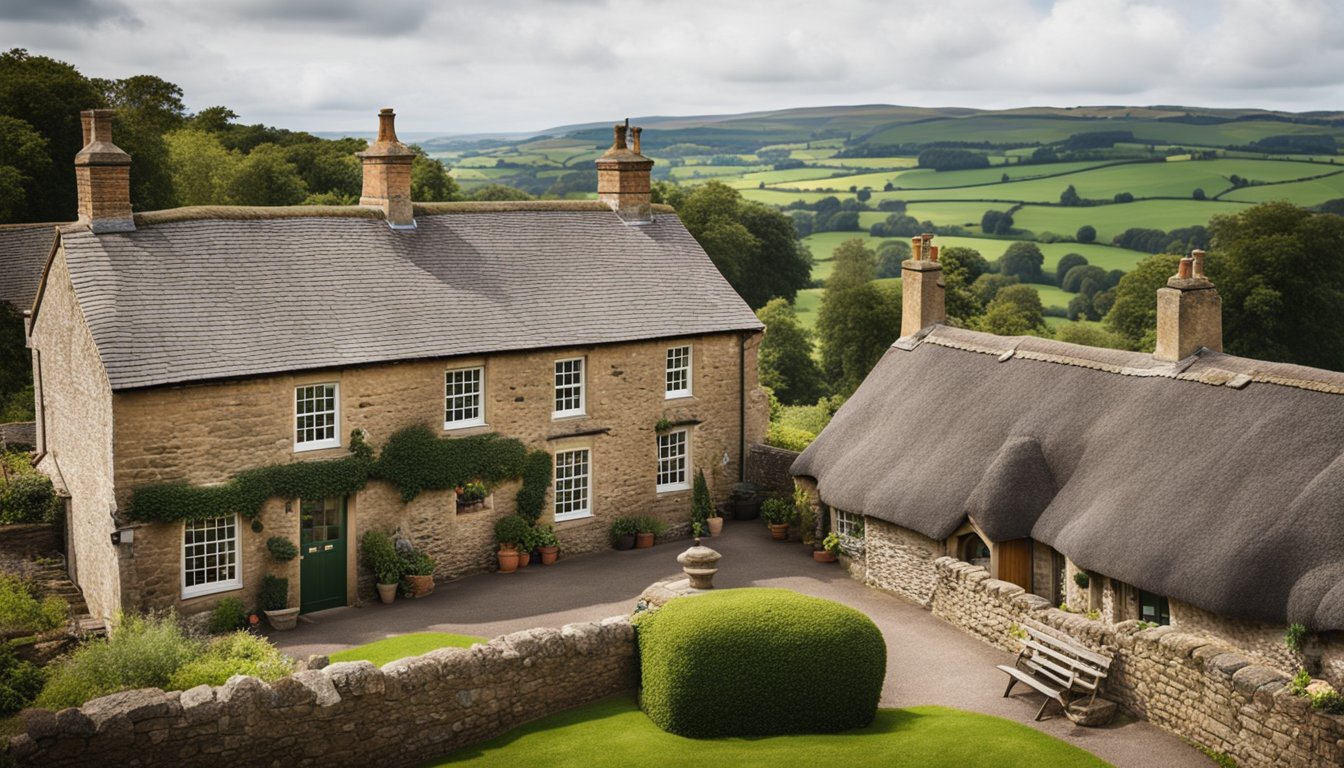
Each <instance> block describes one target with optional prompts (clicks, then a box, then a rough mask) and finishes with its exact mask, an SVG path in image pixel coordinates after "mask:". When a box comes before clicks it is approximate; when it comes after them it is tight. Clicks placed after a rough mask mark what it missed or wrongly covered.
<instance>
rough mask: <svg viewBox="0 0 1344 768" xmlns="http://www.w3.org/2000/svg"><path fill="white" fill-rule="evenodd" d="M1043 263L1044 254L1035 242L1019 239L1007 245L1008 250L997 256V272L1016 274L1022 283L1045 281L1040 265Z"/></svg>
mask: <svg viewBox="0 0 1344 768" xmlns="http://www.w3.org/2000/svg"><path fill="white" fill-rule="evenodd" d="M1044 263H1045V254H1043V253H1041V249H1040V247H1039V246H1037V245H1036V244H1035V243H1032V242H1028V241H1025V240H1019V241H1018V242H1015V243H1013V244H1012V245H1010V246H1008V250H1006V251H1004V252H1003V255H1002V256H1000V257H999V272H1000V273H1001V274H1005V275H1016V276H1017V278H1018V279H1019V280H1021V281H1022V282H1024V283H1040V282H1044V281H1045V275H1044V273H1042V272H1041V265H1042V264H1044Z"/></svg>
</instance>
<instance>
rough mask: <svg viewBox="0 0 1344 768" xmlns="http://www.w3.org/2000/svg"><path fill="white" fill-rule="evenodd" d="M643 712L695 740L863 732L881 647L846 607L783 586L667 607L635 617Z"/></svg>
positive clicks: (883, 658) (880, 672)
mask: <svg viewBox="0 0 1344 768" xmlns="http://www.w3.org/2000/svg"><path fill="white" fill-rule="evenodd" d="M635 623H636V627H637V632H638V638H639V658H640V666H641V673H640V675H641V681H640V682H641V686H642V691H641V693H640V705H641V706H642V707H643V709H644V712H645V713H646V714H648V716H649V719H651V720H653V722H654V723H656V724H657V725H658V726H659V727H660V728H662V729H663V730H665V731H668V732H670V733H675V734H678V735H681V736H690V737H695V738H707V737H714V736H769V735H777V734H789V733H821V732H831V731H843V730H847V729H849V728H861V727H863V726H865V725H867V724H868V723H870V722H871V721H872V719H873V716H874V715H875V714H876V713H877V701H878V697H879V696H880V695H881V693H882V680H883V677H884V676H885V674H886V667H887V646H886V643H885V642H884V641H883V640H882V633H881V632H879V631H878V629H877V627H876V626H875V625H874V624H873V622H872V620H871V619H869V618H868V617H867V616H865V615H863V614H862V613H860V612H858V611H856V610H854V609H853V608H850V607H848V606H844V605H840V604H839V603H835V602H832V601H830V600H822V599H820V598H816V597H808V596H806V595H800V594H797V593H795V592H790V591H788V590H784V589H731V590H724V591H722V592H712V593H709V594H705V595H699V596H696V597H687V598H680V599H677V600H672V601H671V602H669V603H668V604H667V605H665V606H663V607H662V608H661V609H659V610H657V611H655V612H653V613H649V614H645V615H642V616H640V617H638V618H637V620H636V622H635Z"/></svg>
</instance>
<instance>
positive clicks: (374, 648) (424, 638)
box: [331, 632, 488, 667]
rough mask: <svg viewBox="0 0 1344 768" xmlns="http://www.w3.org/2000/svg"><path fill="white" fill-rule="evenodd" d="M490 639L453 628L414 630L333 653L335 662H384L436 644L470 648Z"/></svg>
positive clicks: (420, 651)
mask: <svg viewBox="0 0 1344 768" xmlns="http://www.w3.org/2000/svg"><path fill="white" fill-rule="evenodd" d="M484 642H488V641H487V639H486V638H484V637H475V636H473V635H454V634H451V633H449V632H412V633H411V634H408V635H397V636H396V637H388V638H384V639H382V640H375V641H373V642H372V643H365V644H364V645H358V646H355V647H354V648H349V649H346V650H344V651H340V652H338V653H333V654H331V661H332V663H336V662H338V661H371V662H373V663H374V664H375V665H376V666H379V667H381V666H383V665H384V664H386V663H388V662H389V661H396V660H397V659H404V658H406V657H407V656H419V655H420V654H422V653H428V652H430V651H432V650H434V649H435V648H470V647H471V646H472V645H474V644H476V643H484Z"/></svg>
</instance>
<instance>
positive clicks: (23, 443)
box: [0, 421, 37, 451]
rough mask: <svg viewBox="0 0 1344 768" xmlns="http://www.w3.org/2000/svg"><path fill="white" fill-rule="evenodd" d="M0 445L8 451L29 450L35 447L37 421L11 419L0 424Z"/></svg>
mask: <svg viewBox="0 0 1344 768" xmlns="http://www.w3.org/2000/svg"><path fill="white" fill-rule="evenodd" d="M0 445H4V447H5V448H6V449H7V450H10V451H31V450H33V449H34V448H36V447H37V422H35V421H11V422H9V423H8V424H0Z"/></svg>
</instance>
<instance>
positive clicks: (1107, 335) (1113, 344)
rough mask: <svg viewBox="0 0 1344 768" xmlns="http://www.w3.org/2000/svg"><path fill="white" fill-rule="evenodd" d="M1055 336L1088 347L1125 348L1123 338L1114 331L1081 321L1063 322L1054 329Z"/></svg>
mask: <svg viewBox="0 0 1344 768" xmlns="http://www.w3.org/2000/svg"><path fill="white" fill-rule="evenodd" d="M1055 338H1056V339H1058V340H1060V341H1067V342H1069V343H1070V344H1084V345H1086V346H1089V347H1106V348H1109V349H1125V348H1126V345H1125V340H1124V339H1122V338H1120V337H1119V336H1116V335H1115V334H1114V333H1111V332H1110V331H1107V330H1105V329H1104V328H1097V327H1094V326H1090V325H1083V324H1082V323H1076V322H1075V323H1064V324H1062V325H1060V326H1059V327H1058V328H1056V329H1055Z"/></svg>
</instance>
